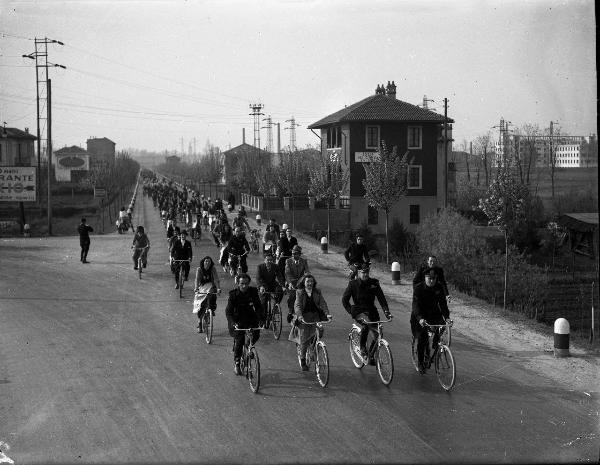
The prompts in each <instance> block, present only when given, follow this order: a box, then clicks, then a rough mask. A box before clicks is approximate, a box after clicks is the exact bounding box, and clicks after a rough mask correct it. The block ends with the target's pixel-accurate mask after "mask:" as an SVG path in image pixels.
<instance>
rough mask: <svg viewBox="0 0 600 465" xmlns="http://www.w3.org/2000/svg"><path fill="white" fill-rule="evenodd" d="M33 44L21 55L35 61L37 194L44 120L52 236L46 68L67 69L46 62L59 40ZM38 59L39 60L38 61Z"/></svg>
mask: <svg viewBox="0 0 600 465" xmlns="http://www.w3.org/2000/svg"><path fill="white" fill-rule="evenodd" d="M34 43H35V51H34V52H33V53H30V54H29V55H23V58H29V59H31V60H35V83H36V108H37V161H38V169H37V183H36V184H37V186H36V189H37V192H38V193H39V192H40V185H41V184H40V176H41V172H40V171H41V153H42V150H41V143H42V140H43V139H44V137H43V133H42V130H43V127H42V125H41V124H40V122H41V121H42V120H44V119H45V120H46V138H45V140H46V159H47V160H48V199H47V200H48V207H47V210H48V212H47V213H48V235H51V234H52V205H51V192H50V185H51V184H52V182H51V174H52V171H51V168H52V140H51V136H52V135H51V130H50V125H51V115H52V113H51V108H50V104H51V101H50V85H51V84H50V79H49V77H48V66H52V67H56V68H62V69H67V68H66V66H63V65H59V64H56V63H50V62H49V61H48V44H58V45H64V43H62V42H61V41H59V40H54V39H48V38H47V37H45V38H43V39H37V38H35V39H34ZM38 58H39V60H38ZM40 100H42V107H43V103H44V101H45V105H46V117H45V118H44V116H43V113H42V111H40V110H43V108H40ZM38 199H39V201H40V202H41V196H39V195H38Z"/></svg>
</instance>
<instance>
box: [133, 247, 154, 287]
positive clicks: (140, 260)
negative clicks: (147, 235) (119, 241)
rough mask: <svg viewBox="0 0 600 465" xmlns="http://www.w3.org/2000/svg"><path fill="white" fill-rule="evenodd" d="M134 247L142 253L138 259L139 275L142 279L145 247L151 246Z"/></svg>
mask: <svg viewBox="0 0 600 465" xmlns="http://www.w3.org/2000/svg"><path fill="white" fill-rule="evenodd" d="M131 248H132V249H135V250H136V251H137V250H139V251H140V254H139V255H138V259H137V269H138V275H139V277H140V279H142V268H143V267H144V266H143V265H144V264H143V260H142V259H143V257H144V250H145V249H149V248H150V246H149V245H147V246H145V247H131Z"/></svg>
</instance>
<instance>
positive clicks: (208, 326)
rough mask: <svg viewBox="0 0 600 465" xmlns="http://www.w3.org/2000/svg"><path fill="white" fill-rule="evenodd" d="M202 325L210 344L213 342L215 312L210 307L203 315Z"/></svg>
mask: <svg viewBox="0 0 600 465" xmlns="http://www.w3.org/2000/svg"><path fill="white" fill-rule="evenodd" d="M202 326H203V327H204V336H205V337H206V343H207V344H210V343H211V342H212V335H213V314H212V310H211V309H210V308H207V309H206V310H204V315H203V316H202Z"/></svg>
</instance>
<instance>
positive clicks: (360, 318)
mask: <svg viewBox="0 0 600 465" xmlns="http://www.w3.org/2000/svg"><path fill="white" fill-rule="evenodd" d="M376 297H377V300H378V301H379V305H380V306H381V308H382V310H383V313H384V314H385V317H386V318H387V319H388V320H389V319H390V318H391V317H392V315H391V313H390V308H389V306H388V303H387V300H386V299H385V295H383V290H382V289H381V286H380V285H379V281H378V280H377V279H374V278H370V277H369V266H368V265H363V266H362V267H361V268H359V270H358V279H355V280H352V281H349V282H348V286H347V287H346V290H345V291H344V295H343V296H342V305H343V306H344V308H345V309H346V311H347V312H348V313H349V314H350V315H351V316H352V318H354V320H355V321H356V323H358V324H359V325H360V326H361V328H362V329H361V332H360V352H361V355H362V357H363V359H364V360H365V363H366V362H367V361H368V363H369V364H371V365H374V364H375V361H374V360H373V359H372V358H369V357H368V354H369V352H370V351H369V352H367V349H366V344H367V338H368V336H369V330H374V329H376V327H377V326H376V325H369V324H366V323H365V321H379V320H380V317H379V312H378V311H377V308H376V307H375V298H376ZM351 298H352V300H353V302H354V304H353V305H350V299H351ZM369 327H370V328H369ZM373 342H374V341H373Z"/></svg>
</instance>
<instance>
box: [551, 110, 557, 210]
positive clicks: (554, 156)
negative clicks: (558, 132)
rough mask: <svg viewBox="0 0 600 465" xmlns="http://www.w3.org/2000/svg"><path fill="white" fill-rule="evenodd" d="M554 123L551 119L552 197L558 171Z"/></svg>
mask: <svg viewBox="0 0 600 465" xmlns="http://www.w3.org/2000/svg"><path fill="white" fill-rule="evenodd" d="M554 124H558V122H556V121H550V180H551V181H552V198H554V174H555V172H556V154H555V153H554V151H555V149H554V147H553V145H554Z"/></svg>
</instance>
